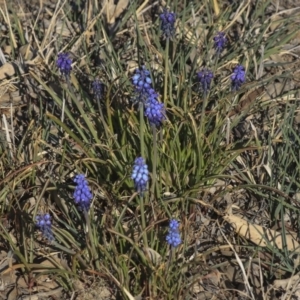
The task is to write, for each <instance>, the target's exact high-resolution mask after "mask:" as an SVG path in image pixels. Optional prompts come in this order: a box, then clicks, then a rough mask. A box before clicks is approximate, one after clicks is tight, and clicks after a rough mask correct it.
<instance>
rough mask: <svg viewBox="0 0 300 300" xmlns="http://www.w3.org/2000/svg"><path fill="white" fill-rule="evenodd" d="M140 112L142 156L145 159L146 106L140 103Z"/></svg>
mask: <svg viewBox="0 0 300 300" xmlns="http://www.w3.org/2000/svg"><path fill="white" fill-rule="evenodd" d="M139 111H140V143H141V156H142V157H144V158H145V156H144V155H145V144H144V126H145V124H144V104H143V103H142V102H140V103H139Z"/></svg>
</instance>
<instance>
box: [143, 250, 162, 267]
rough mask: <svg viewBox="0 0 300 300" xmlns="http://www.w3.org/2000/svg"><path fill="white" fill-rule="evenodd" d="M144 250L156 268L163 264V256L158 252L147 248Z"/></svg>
mask: <svg viewBox="0 0 300 300" xmlns="http://www.w3.org/2000/svg"><path fill="white" fill-rule="evenodd" d="M143 250H144V253H145V254H146V255H147V257H148V259H149V260H150V261H151V262H152V264H153V265H154V266H158V265H159V264H160V263H161V255H160V254H159V253H158V252H156V251H155V250H153V249H151V248H149V247H147V248H146V247H145V248H144V249H143Z"/></svg>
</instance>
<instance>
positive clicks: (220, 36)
mask: <svg viewBox="0 0 300 300" xmlns="http://www.w3.org/2000/svg"><path fill="white" fill-rule="evenodd" d="M226 43H227V38H226V36H225V33H224V32H221V31H220V32H218V33H217V35H216V36H215V37H214V47H215V49H216V51H217V53H221V52H222V51H223V49H224V48H225V45H226Z"/></svg>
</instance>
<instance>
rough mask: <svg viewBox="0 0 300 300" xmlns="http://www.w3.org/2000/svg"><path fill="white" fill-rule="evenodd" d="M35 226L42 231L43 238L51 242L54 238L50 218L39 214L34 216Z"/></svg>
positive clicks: (47, 215)
mask: <svg viewBox="0 0 300 300" xmlns="http://www.w3.org/2000/svg"><path fill="white" fill-rule="evenodd" d="M35 220H36V226H37V227H39V229H40V230H41V231H42V233H43V236H44V237H45V238H46V239H47V240H49V241H53V240H54V236H53V233H52V229H51V216H50V215H49V214H40V215H38V216H36V218H35Z"/></svg>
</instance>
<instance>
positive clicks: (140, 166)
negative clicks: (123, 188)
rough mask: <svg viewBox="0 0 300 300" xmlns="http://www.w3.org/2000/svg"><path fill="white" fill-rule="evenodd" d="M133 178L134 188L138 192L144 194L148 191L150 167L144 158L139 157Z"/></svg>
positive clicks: (136, 160) (133, 171)
mask: <svg viewBox="0 0 300 300" xmlns="http://www.w3.org/2000/svg"><path fill="white" fill-rule="evenodd" d="M131 178H132V179H133V181H134V186H135V189H136V191H137V192H139V193H143V192H144V191H145V190H146V187H147V183H148V181H149V171H148V166H147V165H146V163H145V160H144V158H142V157H138V158H136V159H135V161H134V165H133V170H132V174H131Z"/></svg>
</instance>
